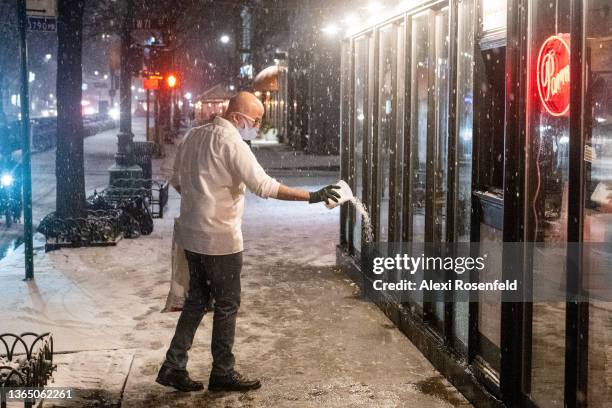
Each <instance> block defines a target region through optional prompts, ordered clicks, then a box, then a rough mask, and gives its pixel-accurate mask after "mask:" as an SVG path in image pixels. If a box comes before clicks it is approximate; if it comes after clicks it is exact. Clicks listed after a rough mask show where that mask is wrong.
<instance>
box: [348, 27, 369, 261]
mask: <svg viewBox="0 0 612 408" xmlns="http://www.w3.org/2000/svg"><path fill="white" fill-rule="evenodd" d="M367 78H368V38H367V37H360V38H358V39H356V40H355V90H354V92H355V99H354V104H355V108H354V109H355V116H354V121H355V122H354V124H353V149H354V150H353V152H354V156H353V157H354V161H353V165H354V171H355V185H354V186H353V192H354V194H355V196H357V197H358V198H359V199H360V200H362V201H365V200H364V198H365V197H364V191H363V164H364V163H363V154H364V149H363V147H364V146H363V142H364V132H365V124H366V121H365V118H366V116H365V115H366V111H365V104H366V96H367V89H368V88H367V86H368V84H367V82H368V81H367ZM351 210H352V211H355V209H354V207H353V206H351ZM354 220H355V226H354V228H353V248H354V250H356V251H361V217H360V216H359V214H358V213H355V215H354Z"/></svg>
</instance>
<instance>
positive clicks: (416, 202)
mask: <svg viewBox="0 0 612 408" xmlns="http://www.w3.org/2000/svg"><path fill="white" fill-rule="evenodd" d="M429 15H430V12H425V13H423V14H419V15H417V16H415V17H413V19H412V36H411V40H412V47H411V49H412V56H411V58H410V61H411V63H412V67H411V84H412V86H411V103H410V106H411V111H412V112H411V118H412V120H411V121H410V125H411V126H410V168H409V172H410V173H409V175H410V192H409V194H410V221H409V222H410V225H409V228H410V236H409V240H411V241H413V242H424V241H425V176H426V167H427V129H428V127H429V126H432V125H433V124H428V111H429V107H428V103H429V87H430V83H429V66H430V64H429V47H430V40H429V26H430V18H429Z"/></svg>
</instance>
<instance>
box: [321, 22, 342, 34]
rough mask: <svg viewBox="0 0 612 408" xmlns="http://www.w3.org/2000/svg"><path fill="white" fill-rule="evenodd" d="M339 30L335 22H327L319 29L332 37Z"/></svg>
mask: <svg viewBox="0 0 612 408" xmlns="http://www.w3.org/2000/svg"><path fill="white" fill-rule="evenodd" d="M339 30H340V29H339V28H338V26H337V25H335V24H328V25H326V26H325V27H323V28H322V29H321V31H323V32H324V33H325V34H327V35H329V36H330V37H333V36H334V35H336V34H337V33H338V31H339Z"/></svg>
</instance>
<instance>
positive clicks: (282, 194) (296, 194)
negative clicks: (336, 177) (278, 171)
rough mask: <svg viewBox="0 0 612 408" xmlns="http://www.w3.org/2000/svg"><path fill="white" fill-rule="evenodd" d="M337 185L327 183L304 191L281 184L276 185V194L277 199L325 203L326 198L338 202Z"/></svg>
mask: <svg viewBox="0 0 612 408" xmlns="http://www.w3.org/2000/svg"><path fill="white" fill-rule="evenodd" d="M339 188H340V187H339V186H334V185H329V186H326V187H323V188H322V189H320V190H317V191H312V192H309V191H306V190H302V189H301V188H293V187H289V186H286V185H284V184H281V185H280V186H278V193H277V194H276V199H277V200H286V201H308V202H309V203H311V204H313V203H320V202H325V203H327V202H328V200H333V201H335V202H338V198H340V194H338V193H337V192H336V191H334V190H337V189H339Z"/></svg>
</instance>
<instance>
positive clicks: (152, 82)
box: [142, 78, 159, 91]
mask: <svg viewBox="0 0 612 408" xmlns="http://www.w3.org/2000/svg"><path fill="white" fill-rule="evenodd" d="M142 85H143V88H144V89H146V90H147V91H155V90H157V89H159V79H153V78H145V79H143V80H142Z"/></svg>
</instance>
